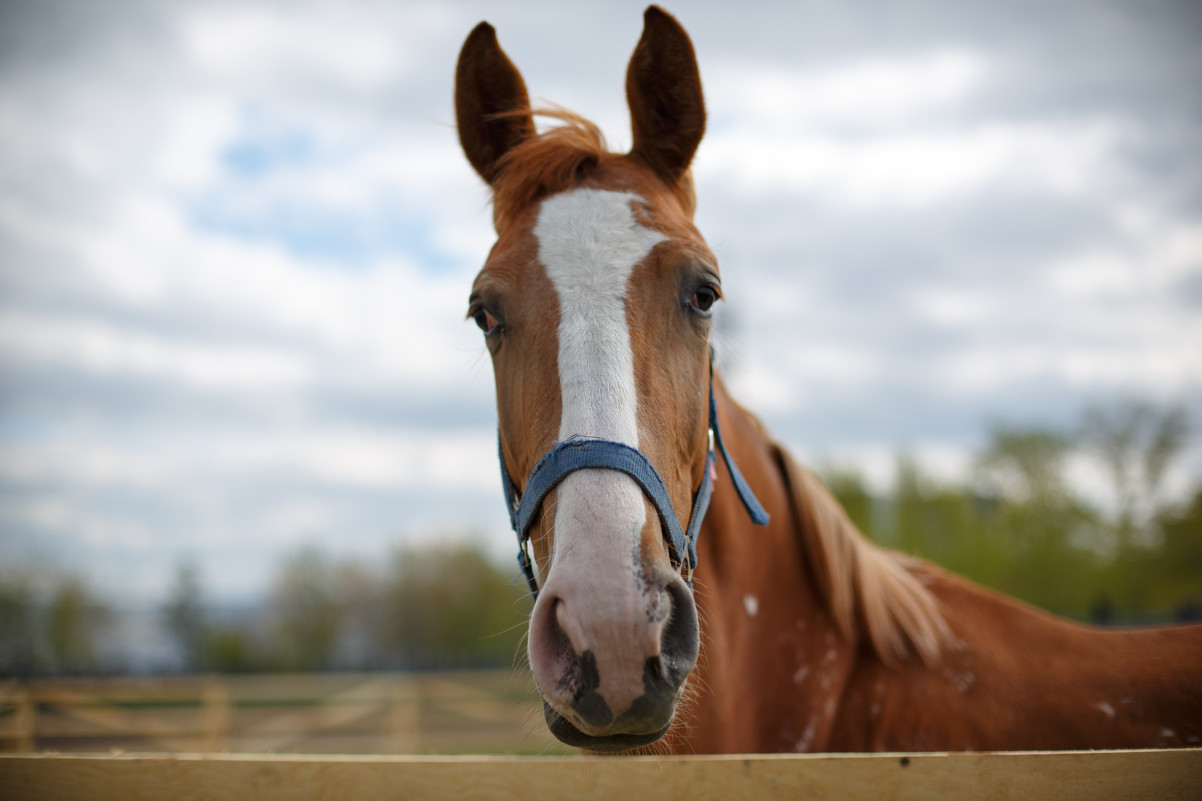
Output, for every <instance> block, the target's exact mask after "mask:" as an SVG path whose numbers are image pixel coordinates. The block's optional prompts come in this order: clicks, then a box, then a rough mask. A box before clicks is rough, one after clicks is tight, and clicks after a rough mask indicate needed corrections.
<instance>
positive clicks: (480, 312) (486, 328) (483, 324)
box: [468, 306, 500, 335]
mask: <svg viewBox="0 0 1202 801" xmlns="http://www.w3.org/2000/svg"><path fill="white" fill-rule="evenodd" d="M468 316H469V317H471V318H472V319H473V320H474V321H475V322H476V325H477V326H478V327H479V328H480V330H481V331H483V332H484V333H485V334H486V335H487V334H491V333H493V332H494V331H496V330H497V326H498V325H500V323H498V322H497V318H496V317H493V316H492V314H491V313H489V311H488V310H487V309H485V308H484V307H483V306H474V307H472V308H471V309H470V310H469V311H468Z"/></svg>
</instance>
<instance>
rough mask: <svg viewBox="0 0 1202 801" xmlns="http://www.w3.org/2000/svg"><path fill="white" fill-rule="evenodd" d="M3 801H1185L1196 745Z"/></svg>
mask: <svg viewBox="0 0 1202 801" xmlns="http://www.w3.org/2000/svg"><path fill="white" fill-rule="evenodd" d="M0 796H2V797H3V798H5V799H8V801H26V799H28V800H29V801H35V799H36V801H59V800H60V799H61V800H62V801H68V800H73V799H87V801H138V800H139V799H154V801H189V800H190V799H213V798H253V799H256V801H310V800H312V801H316V799H323V801H325V800H327V799H356V800H357V801H358V800H362V801H374V800H375V799H405V801H423V799H440V800H441V799H456V800H457V801H468V800H470V799H489V800H490V801H506V800H507V799H525V800H527V801H539V799H565V798H566V799H571V801H593V799H598V800H600V799H621V800H623V801H624V800H625V799H638V798H648V797H655V798H664V799H674V798H687V799H689V801H706V800H707V799H722V801H731V799H735V800H736V801H737V800H738V799H750V800H751V801H776V800H777V799H781V800H782V801H783V799H790V801H792V800H793V799H829V800H830V801H838V800H839V799H865V798H870V799H874V801H878V800H879V801H884V800H886V799H897V800H898V801H904V800H905V799H922V801H927V800H928V799H930V800H931V801H941V800H943V799H956V800H957V801H959V799H975V800H976V801H1002V799H1023V800H1024V801H1053V799H1054V801H1107V800H1108V799H1116V801H1117V800H1118V799H1122V801H1131V800H1133V799H1148V800H1149V801H1197V799H1198V798H1199V797H1202V750H1197V749H1193V750H1171V751H1117V752H1116V751H1110V752H1107V751H1095V752H1067V753H1051V752H1041V753H1028V754H950V755H948V754H944V755H925V754H924V755H910V756H902V755H900V754H893V755H884V756H863V755H848V756H754V757H660V758H657V757H442V758H438V757H424V758H423V757H300V756H288V757H285V756H274V757H268V756H247V755H220V756H217V755H210V756H197V755H192V756H182V755H168V756H163V755H159V756H145V755H140V756H134V755H130V756H118V757H102V756H49V755H37V756H0Z"/></svg>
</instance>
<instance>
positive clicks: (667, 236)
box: [455, 6, 1202, 753]
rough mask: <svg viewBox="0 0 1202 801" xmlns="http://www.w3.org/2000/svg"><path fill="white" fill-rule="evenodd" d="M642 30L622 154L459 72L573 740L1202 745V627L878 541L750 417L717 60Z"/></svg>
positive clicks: (553, 662) (543, 633)
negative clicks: (1019, 587)
mask: <svg viewBox="0 0 1202 801" xmlns="http://www.w3.org/2000/svg"><path fill="white" fill-rule="evenodd" d="M643 23H644V27H643V32H642V35H641V38H640V39H639V41H638V44H637V46H636V47H635V50H634V53H633V55H632V57H631V60H630V63H629V66H628V69H627V76H626V94H627V99H628V103H629V107H630V113H631V126H632V132H633V145H632V147H631V149H630V151H629V152H627V153H614V152H610V151H609V150H608V148H607V146H606V145H605V142H604V140H603V138H602V136H601V133H600V131H599V130H598V128H597V127H596V126H595V125H594V124H593V123H591V122H589V121H588V120H586V119H585V118H583V117H581V116H579V115H577V114H575V113H572V112H570V111H567V110H565V109H561V108H558V107H553V108H548V109H545V110H538V111H536V110H534V109H533V108H532V107H531V104H530V101H529V97H528V94H527V90H526V85H525V82H524V80H523V78H522V76H521V73H520V72H519V71H518V70H517V68H516V67H515V66H514V65H513V63H512V62H511V61H510V59H509V57H508V56H507V55H506V54H505V52H504V51H503V50H502V49H501V47H500V45H499V43H498V40H497V36H496V31H495V29H494V28H493V27H492V26H491V25H489V24H488V23H486V22H482V23H480V24H479V25H478V26H477V27H476V28H475V29H474V30H473V31H472V32H471V34H470V35H469V36H468V38H467V40H466V42H465V43H464V45H463V48H462V51H461V52H460V55H459V60H458V64H457V67H456V73H455V111H456V119H457V126H458V135H459V140H460V144H461V145H462V148H463V151H464V154H465V155H466V157H467V160H468V161H469V162H470V164H471V165H472V167H473V168H474V169H475V171H476V172H477V173H478V174H479V175H480V177H481V178H483V179H484V181H485V183H486V184H487V185H488V187H489V189H490V190H491V198H492V210H493V222H494V225H495V228H496V233H497V239H496V243H495V244H494V246H493V247H492V250H491V252H490V253H489V255H488V256H487V259H486V261H485V263H484V266H483V268H482V269H481V271H480V273H479V275H478V276H477V277H476V279H475V282H474V284H473V286H472V290H471V294H470V297H469V300H468V318H469V319H470V320H471V321H474V322H475V323H476V324H477V325H478V326H479V327H480V329H481V331H482V332H483V336H484V342H485V345H486V348H487V351H488V353H489V354H490V356H491V361H492V364H493V371H494V377H495V383H496V399H497V415H498V451H499V454H498V455H499V460H500V463H501V474H502V487H503V489H504V494H505V497H506V500H507V503H508V507H509V513H510V518H511V523H512V525H513V527H514V529H515V531H516V532H517V535H518V540H519V543H520V549H519V550H520V553H519V563H520V564H521V567H522V571H523V573H524V574H525V575H526V579H527V581H528V582H529V584H530V588H531V591H532V593H533V594H534V595H535V602H534V606H533V609H532V611H531V613H530V620H529V631H528V638H527V656H528V659H529V666H530V670H531V672H532V673H533V676H534V680H535V684H536V686H537V688H538V692H539V694H540V695H541V698H542V701H543V711H544V715H545V718H546V721H547V725H548V726H549V728H550V730H551V731H552V733H554V734H555V736H556V737H558V738H559V739H560V740H561V741H563V742H565V743H567V744H569V745H572V746H576V747H579V748H582V749H584V750H586V751H589V752H598V753H607V752H634V753H731V752H814V751H882V750H885V751H931V750H939V751H966V750H1016V749H1017V750H1026V749H1087V748H1116V747H1123V748H1125V747H1162V746H1187V747H1188V746H1192V745H1197V744H1199V742H1202V626H1192V627H1180V628H1174V627H1167V628H1158V629H1146V630H1102V629H1098V628H1093V627H1088V626H1085V625H1080V624H1077V623H1073V622H1069V621H1067V620H1063V619H1058V618H1056V617H1053V616H1051V615H1048V614H1045V613H1044V612H1042V611H1038V610H1036V609H1034V608H1031V607H1028V606H1026V605H1024V604H1022V603H1020V602H1018V601H1017V600H1014V599H1011V598H1008V597H1004V596H1002V595H1000V594H997V593H995V592H992V591H989V590H987V589H984V588H982V587H979V586H975V585H973V584H972V583H970V582H968V581H966V580H964V579H961V578H959V577H956V576H954V575H951V574H949V573H947V572H944V571H942V570H941V569H939V568H938V567H936V566H934V565H931V564H928V563H925V562H922V561H919V560H917V559H914V558H910V557H907V556H905V555H902V554H900V553H896V552H892V551H889V550H886V549H883V548H881V547H879V546H877V545H875V544H874V543H872V542H871V541H870V540H868V539H867V538H866V537H865V536H864V535H863V534H861V533H860V532H859V531H858V530H857V529H856V527H855V526H854V525H853V524H852V522H851V521H850V520H849V518H848V516H847V515H846V514H845V512H844V511H843V510H842V508H841V507H840V506H839V504H838V502H837V501H836V500H835V498H834V497H833V496H832V494H831V493H830V492H829V491H828V490H827V489H826V487H824V486H823V484H822V482H821V481H820V480H819V479H818V478H817V477H816V476H815V474H814V473H813V472H811V471H810V470H808V469H806V468H805V467H803V466H801V465H800V464H798V463H797V461H795V460H794V459H793V457H792V456H790V455H789V453H787V452H786V451H785V450H784V449H783V448H782V447H781V446H780V445H779V444H777V443H776V442H774V441H773V440H772V438H771V437H770V435H769V434H768V432H767V431H766V430H765V428H764V426H763V425H762V424H761V423H760V422H759V421H758V420H757V418H756V417H754V416H753V415H752V414H751V413H750V412H748V411H747V410H745V409H744V408H743V407H741V406H740V405H738V404H737V403H736V402H735V400H734V399H732V397H731V395H730V393H729V392H728V390H727V387H726V385H725V384H724V383H723V381H722V378H721V375H720V374H719V373H718V372H717V371H716V369H715V367H714V359H713V351H712V349H711V344H710V336H711V323H712V313H713V310H714V306H715V304H717V303H718V302H719V301H720V300H721V299H722V288H721V278H720V273H719V269H718V262H717V259H716V258H715V256H714V254H713V252H712V251H711V250H710V249H709V247H708V246H707V244H706V241H705V239H704V238H703V237H702V235H701V233H700V232H699V231H698V230H697V228H696V227H695V225H694V223H693V217H694V209H695V207H696V194H695V190H694V184H693V180H692V177H691V172H690V164H691V162H692V159H693V157H694V155H695V153H696V151H697V148H698V146H699V144H700V142H701V139H702V136H703V133H704V131H705V121H706V111H705V104H704V100H703V95H702V87H701V79H700V74H699V71H698V67H697V59H696V55H695V52H694V49H693V45H692V42H691V40H690V39H689V36H688V34H687V33H686V32H685V30H684V28H683V27H681V25H680V24H679V23H678V22H677V21H676V20H675V19H674V18H673V17H672V16H671V15H669V14H668V13H667V12H665V11H663V10H662V9H660V8H658V7H656V6H651V7H650V8H648V9H647V10H646V12H645V14H644V19H643ZM536 118H539V119H542V118H546V119H548V120H549V121H550V123H551V124H550V125H544V126H541V127H543V128H546V130H542V131H540V130H539V127H537V126H536ZM681 521H684V523H682V522H681ZM531 549H532V551H533V556H531V555H530V551H531Z"/></svg>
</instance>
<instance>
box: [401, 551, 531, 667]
mask: <svg viewBox="0 0 1202 801" xmlns="http://www.w3.org/2000/svg"><path fill="white" fill-rule="evenodd" d="M385 593H386V594H385V603H384V606H383V610H382V612H383V613H382V614H381V616H380V619H379V621H378V625H380V626H381V630H380V631H379V637H380V641H381V642H382V643H386V645H387V650H388V658H389V659H390V661H392V662H393V663H394V664H396V665H399V666H402V667H414V668H447V667H484V666H498V665H508V664H511V663H512V661H513V659H514V658H515V655H516V653H517V651H518V647H519V644H520V642H521V639H522V636H523V633H524V630H525V628H524V622H525V618H526V614H527V613H528V612H529V609H530V605H529V601H528V600H527V596H526V593H525V588H524V585H518V584H515V583H514V582H513V581H512V577H511V576H509V575H506V574H504V573H503V572H501V571H499V570H498V569H497V568H496V567H494V566H493V565H492V564H491V563H490V562H489V561H488V560H487V559H486V558H485V557H484V556H483V555H482V554H481V553H480V552H479V550H478V549H475V548H472V547H471V546H468V545H443V546H424V547H420V548H405V549H403V550H400V551H398V552H397V553H396V555H395V556H394V559H393V563H392V569H391V571H390V574H389V576H388V578H387V580H386V590H385Z"/></svg>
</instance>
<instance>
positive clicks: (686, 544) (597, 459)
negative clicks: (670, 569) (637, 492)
mask: <svg viewBox="0 0 1202 801" xmlns="http://www.w3.org/2000/svg"><path fill="white" fill-rule="evenodd" d="M709 382H710V421H709V452H708V453H707V454H706V457H705V473H704V474H703V475H702V477H701V486H699V487H698V488H697V492H696V494H695V495H694V497H693V511H692V513H691V515H690V516H689V528H688V531H685V530H684V529H683V528H682V527H681V525H680V521H679V520H678V519H677V518H676V512H675V511H674V510H673V509H672V501H671V500H670V499H669V498H668V490H667V488H666V487H665V486H664V480H663V479H662V478H660V475H659V473H657V472H656V471H655V468H654V467H652V466H651V462H649V461H648V460H647V457H646V456H644V455H643V454H642V453H640V452H639V451H638V450H636V449H635V448H632V447H630V446H629V445H625V444H623V443H621V442H614V441H612V440H607V439H595V438H589V437H573V438H571V439H569V440H567V441H565V442H556V443H555V446H554V447H553V448H552V449H551V450H550V451H548V452H547V454H546V455H545V456H543V458H542V459H540V460H539V462H538V464H536V465H535V466H534V470H533V471H532V472H531V473H530V478H529V480H527V482H526V491H525V492H524V493H521V494H519V493H518V490H517V487H516V486H515V485H514V483H513V479H512V478H510V477H509V469H508V468H507V467H506V466H505V453H504V451H502V450H501V448H500V432H499V431H498V432H497V444H498V453H499V456H500V461H501V486H502V488H503V489H504V490H505V505H506V507H507V508H508V509H509V522H510V525H512V526H513V530H514V532H516V533H517V535H518V548H519V550H518V564H519V565H520V566H521V568H522V575H523V576H525V578H526V583H527V584H528V585H529V586H530V594H531V595H532V596H534V597H535V598H537V597H538V580H537V579H535V577H534V564H533V562H532V560H531V559H530V553H529V549H528V547H527V546H528V545H529V543H530V526H531V524H532V523H533V522H534V517H535V515H536V513H537V512H538V508H539V506H540V505H541V504H542V502H543V499H544V498H546V497H547V493H549V492H550V491H551V490H552V489H554V488H555V487H556V486H557V485H558V484H559V482H561V481H563V480H564V479H565V478H567V476H568V474H569V473H572V472H574V471H576V470H587V469H598V468H600V469H605V470H617V471H619V472H621V473H625V474H626V475H628V476H630V477H631V478H633V479H634V480H635V482H636V483H637V484H638V485H639V486H640V487H641V488H642V490H643V492H644V493H645V494H646V495H647V497H648V498H650V499H651V502H652V503H653V504H655V508H656V510H657V511H658V512H659V519H660V524H661V527H662V529H663V532H664V539H665V540H667V542H668V547H669V549H670V551H671V554H670V556H671V558H672V562H673V564H675V565H679V566H680V567H681V568H683V569H685V570H686V571H687V577H689V578H691V577H692V575H693V570H694V569H696V567H697V533H698V531H699V530H700V528H701V521H702V520H703V519H704V518H705V512H706V510H707V509H708V508H709V504H710V495H711V494H712V493H713V489H714V486H713V483H714V468H715V463H716V457H715V455H714V448H715V446H717V450H718V453H721V454H722V460H723V461H724V462H726V469H727V470H728V471H730V478H731V481H732V482H733V483H734V485H735V491H736V492H738V494H739V499H740V500H741V501H742V502H743V506H744V507H745V508H746V509H747V514H748V515H750V516H751V520H752V522H753V523H755V524H756V525H760V526H763V525H767V523H768V513H767V512H765V511H764V507H763V506H761V505H760V502H759V501H758V500H757V499H756V497H755V493H753V492H752V491H751V487H749V486H748V485H747V481H746V479H744V478H743V474H742V473H740V472H739V468H737V467H735V463H734V461H732V460H731V458H730V454H728V453H727V452H726V446H725V445H723V444H722V434H721V432H720V431H719V429H718V408H717V405H716V404H715V402H714V366H713V353H712V351H711V354H710V379H709ZM689 586H690V587H691V586H692V583H691V582H690V585H689Z"/></svg>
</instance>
